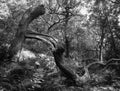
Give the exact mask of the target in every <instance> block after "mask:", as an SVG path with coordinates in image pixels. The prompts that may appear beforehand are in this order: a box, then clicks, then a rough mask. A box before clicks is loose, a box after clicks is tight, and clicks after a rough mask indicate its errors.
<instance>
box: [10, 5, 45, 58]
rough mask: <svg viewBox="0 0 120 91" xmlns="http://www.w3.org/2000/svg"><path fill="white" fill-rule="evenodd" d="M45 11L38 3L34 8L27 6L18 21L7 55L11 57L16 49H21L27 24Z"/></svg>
mask: <svg viewBox="0 0 120 91" xmlns="http://www.w3.org/2000/svg"><path fill="white" fill-rule="evenodd" d="M44 13H45V8H44V6H43V5H39V6H37V7H36V8H29V9H28V10H27V11H26V12H25V13H24V15H23V16H22V19H21V20H20V22H19V25H18V29H17V32H16V34H15V38H14V40H13V41H12V43H11V46H10V49H9V54H10V55H9V57H10V58H12V57H13V56H14V54H16V53H17V52H18V50H20V49H21V46H22V44H23V42H24V40H25V34H26V32H27V28H28V25H29V24H30V23H31V22H32V21H33V20H34V19H36V18H37V17H38V16H40V15H43V14H44Z"/></svg>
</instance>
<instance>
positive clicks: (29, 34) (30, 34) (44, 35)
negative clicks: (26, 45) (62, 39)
mask: <svg viewBox="0 0 120 91" xmlns="http://www.w3.org/2000/svg"><path fill="white" fill-rule="evenodd" d="M26 36H39V37H44V38H45V39H47V40H49V41H50V42H51V43H52V44H53V45H54V47H56V46H57V43H58V41H57V39H56V38H54V37H53V36H50V35H48V34H41V33H37V32H28V33H27V35H26Z"/></svg>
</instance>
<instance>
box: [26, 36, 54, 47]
mask: <svg viewBox="0 0 120 91" xmlns="http://www.w3.org/2000/svg"><path fill="white" fill-rule="evenodd" d="M25 39H37V40H39V41H42V42H44V43H46V44H50V45H51V46H52V48H53V49H55V48H56V45H55V43H53V42H52V41H50V40H49V39H46V36H43V35H42V34H41V36H40V34H38V35H37V34H35V35H34V34H33V35H32V34H28V35H25Z"/></svg>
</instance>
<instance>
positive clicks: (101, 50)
mask: <svg viewBox="0 0 120 91" xmlns="http://www.w3.org/2000/svg"><path fill="white" fill-rule="evenodd" d="M101 31H102V33H101V39H100V51H99V60H100V61H101V62H103V53H102V52H103V40H104V37H105V34H104V29H103V28H102V29H101Z"/></svg>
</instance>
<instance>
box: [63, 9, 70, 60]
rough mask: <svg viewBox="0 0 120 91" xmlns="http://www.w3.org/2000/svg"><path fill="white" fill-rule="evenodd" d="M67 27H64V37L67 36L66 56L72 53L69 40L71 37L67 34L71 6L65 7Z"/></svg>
mask: <svg viewBox="0 0 120 91" xmlns="http://www.w3.org/2000/svg"><path fill="white" fill-rule="evenodd" d="M65 10H66V11H65V12H66V15H65V29H64V38H65V57H66V58H68V57H69V55H70V41H69V37H68V35H67V31H66V30H67V25H68V21H69V12H70V11H69V8H67V7H66V8H65Z"/></svg>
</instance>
